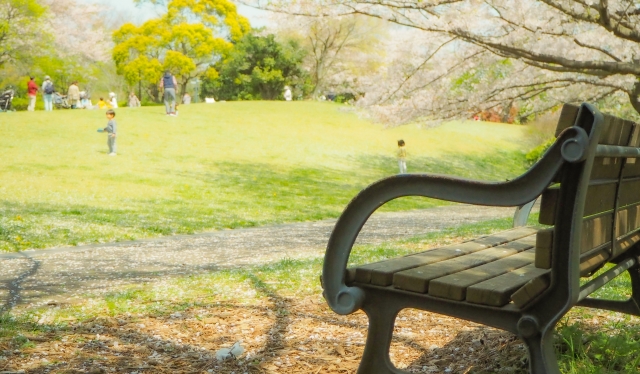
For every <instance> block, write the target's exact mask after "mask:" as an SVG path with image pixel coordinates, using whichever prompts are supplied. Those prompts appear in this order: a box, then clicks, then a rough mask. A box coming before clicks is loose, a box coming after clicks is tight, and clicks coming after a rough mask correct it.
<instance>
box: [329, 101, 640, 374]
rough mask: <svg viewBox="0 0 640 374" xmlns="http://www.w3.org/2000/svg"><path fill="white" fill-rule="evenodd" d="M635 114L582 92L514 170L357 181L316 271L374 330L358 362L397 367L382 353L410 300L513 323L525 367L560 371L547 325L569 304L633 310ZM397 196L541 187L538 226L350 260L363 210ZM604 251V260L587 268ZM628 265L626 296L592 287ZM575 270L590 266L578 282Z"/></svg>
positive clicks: (519, 193) (637, 295)
mask: <svg viewBox="0 0 640 374" xmlns="http://www.w3.org/2000/svg"><path fill="white" fill-rule="evenodd" d="M639 134H640V125H637V124H634V123H632V122H630V121H625V120H622V119H619V118H616V117H613V116H608V115H603V114H601V113H600V112H599V111H598V110H597V109H596V108H594V107H593V106H591V105H589V104H582V105H581V106H580V107H577V106H571V105H565V106H564V107H563V109H562V112H561V115H560V120H559V123H558V128H557V132H556V136H557V139H556V141H555V143H554V144H553V145H552V146H551V148H549V150H548V151H547V152H546V153H545V155H544V156H543V157H542V159H541V160H540V161H539V162H538V163H536V164H535V165H534V166H533V167H532V168H531V169H529V170H528V171H527V172H526V173H524V174H523V175H521V176H519V177H518V178H516V179H513V180H511V181H507V182H500V183H487V182H478V181H470V180H465V179H458V178H452V177H447V176H436V175H428V174H403V175H397V176H393V177H390V178H386V179H383V180H380V181H378V182H376V183H374V184H372V185H370V186H369V187H367V188H365V189H364V190H363V191H361V192H360V193H359V194H358V195H357V196H356V197H355V198H354V199H353V200H352V201H351V202H350V203H349V205H348V206H347V207H346V209H345V210H344V212H343V214H342V215H341V217H340V218H339V220H338V222H337V223H336V226H335V228H334V230H333V233H332V235H331V238H330V240H329V244H328V247H327V252H326V254H325V259H324V267H323V273H322V280H323V288H324V296H325V298H326V300H327V303H328V304H329V306H330V307H331V309H333V311H335V312H336V313H338V314H350V313H353V312H355V311H357V310H359V309H362V310H364V312H365V313H366V314H367V316H368V317H369V331H368V336H367V343H366V346H365V350H364V356H363V358H362V361H361V363H360V367H359V370H358V373H360V374H372V373H384V374H386V373H403V371H401V370H399V369H397V368H395V367H394V366H393V364H392V363H391V360H390V358H389V345H390V343H391V338H392V335H393V328H394V322H395V318H396V316H397V314H398V312H400V310H402V309H404V308H417V309H422V310H427V311H432V312H435V313H440V314H445V315H449V316H453V317H456V318H462V319H466V320H469V321H473V322H477V323H481V324H485V325H488V326H492V327H495V328H499V329H503V330H506V331H510V332H512V333H514V334H516V335H517V336H518V337H519V338H520V339H522V340H523V341H524V343H525V344H526V346H527V348H528V352H529V369H530V372H532V373H536V374H549V373H560V371H559V368H558V364H557V360H556V357H555V353H554V349H553V329H554V326H555V324H556V323H557V322H558V320H560V318H561V317H562V316H563V315H564V314H565V313H567V312H568V311H569V309H571V308H572V307H573V306H574V305H579V306H587V307H593V308H600V309H606V310H612V311H618V312H623V313H628V314H633V315H640V307H639V305H640V274H639V270H638V269H639V267H638V256H639V255H640V252H639V251H640V246H638V245H636V244H637V243H638V242H639V241H640V160H638V159H637V158H636V157H640V148H638V147H639V146H640V136H639ZM403 196H426V197H431V198H437V199H442V200H448V201H456V202H461V203H468V204H476V205H491V206H516V207H520V208H519V210H518V211H517V213H516V219H515V221H516V223H517V224H516V226H518V225H520V224H523V222H526V217H527V215H528V209H527V207H530V206H531V204H532V202H533V201H535V200H536V199H537V198H538V197H540V196H541V206H540V223H541V224H543V225H547V226H544V227H545V228H543V229H540V228H533V227H525V226H521V227H515V228H514V229H511V230H508V231H505V232H501V233H497V234H492V235H487V236H483V237H480V238H476V239H474V240H471V241H467V242H464V243H460V244H455V245H449V246H445V247H440V248H435V249H431V250H428V251H425V252H421V253H416V254H412V255H408V256H404V257H400V258H392V259H388V260H385V261H381V262H377V263H373V264H367V265H362V266H358V267H356V268H352V269H347V263H348V260H349V254H350V252H351V248H352V246H353V244H354V242H355V240H356V237H357V235H358V233H359V232H360V230H361V229H362V227H363V225H364V224H365V222H366V221H367V219H368V218H369V216H370V215H371V214H372V213H373V212H374V211H375V210H376V209H378V208H379V207H380V206H382V205H383V204H385V203H386V202H388V201H390V200H392V199H396V198H399V197H403ZM607 263H612V264H613V265H611V269H609V270H607V271H606V272H604V273H603V274H599V273H602V272H599V273H598V275H597V276H595V275H594V273H595V272H596V271H597V270H599V269H600V268H602V267H603V266H604V265H606V264H607ZM625 271H627V272H629V274H630V276H631V281H632V286H631V292H632V296H631V297H630V298H629V300H627V301H624V302H622V301H610V300H600V299H592V298H589V297H588V296H589V295H590V294H591V293H592V292H594V291H595V290H597V289H598V288H600V287H602V286H603V285H605V284H606V283H607V282H609V281H610V280H612V279H613V278H615V277H616V276H618V275H620V274H622V273H624V272H625ZM581 277H583V278H584V277H590V278H591V279H588V280H585V282H586V283H585V284H583V285H582V286H581Z"/></svg>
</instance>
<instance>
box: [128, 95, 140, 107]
mask: <svg viewBox="0 0 640 374" xmlns="http://www.w3.org/2000/svg"><path fill="white" fill-rule="evenodd" d="M139 106H140V99H138V96H136V94H135V92H131V93H130V94H129V107H131V108H137V107H139Z"/></svg>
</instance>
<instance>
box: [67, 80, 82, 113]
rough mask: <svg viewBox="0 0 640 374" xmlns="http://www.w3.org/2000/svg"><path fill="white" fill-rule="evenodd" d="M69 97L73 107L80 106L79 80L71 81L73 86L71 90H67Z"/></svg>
mask: <svg viewBox="0 0 640 374" xmlns="http://www.w3.org/2000/svg"><path fill="white" fill-rule="evenodd" d="M67 99H69V104H70V105H71V109H77V108H78V103H79V102H80V89H79V88H78V82H76V81H74V82H73V83H71V86H69V90H67Z"/></svg>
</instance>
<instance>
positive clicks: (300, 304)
mask: <svg viewBox="0 0 640 374" xmlns="http://www.w3.org/2000/svg"><path fill="white" fill-rule="evenodd" d="M366 328H367V319H366V315H364V313H361V312H358V313H356V314H354V315H351V316H339V315H336V314H334V313H333V312H332V311H331V310H330V309H329V308H328V307H327V306H326V304H325V303H324V301H323V300H321V299H318V298H317V297H308V298H305V299H302V300H300V299H289V298H278V299H276V300H274V299H273V298H262V299H260V300H258V302H257V303H253V304H251V305H246V304H245V305H243V304H234V303H226V304H222V303H219V304H218V303H214V304H211V305H207V306H198V307H194V308H191V309H187V310H184V311H182V312H174V313H171V314H168V315H131V316H116V317H109V316H101V317H97V318H91V319H89V320H85V321H68V322H67V324H66V326H64V327H58V328H54V329H53V331H51V332H49V333H46V334H40V335H37V336H35V335H25V338H27V339H29V341H31V343H32V347H31V348H26V349H21V350H17V349H11V348H10V347H7V346H6V345H5V346H4V349H3V350H0V372H2V371H9V372H11V371H18V370H24V372H25V373H61V374H62V373H65V374H71V373H129V374H142V373H145V374H146V373H159V374H162V373H172V374H182V373H184V374H186V373H194V374H195V373H197V374H201V373H202V374H206V373H236V374H241V373H301V374H307V373H309V374H322V373H355V372H356V370H357V367H358V364H359V362H360V359H361V357H362V353H363V350H364V343H365V338H366ZM237 341H241V342H242V346H243V347H244V349H245V352H244V353H243V354H242V355H241V356H240V357H239V358H238V359H234V360H226V361H218V360H217V359H216V357H215V352H216V351H217V350H218V349H220V348H221V347H230V346H231V345H232V344H234V342H237ZM0 343H1V342H0ZM1 348H3V346H2V345H0V349H1ZM391 359H392V361H393V362H394V364H395V365H396V366H398V367H400V368H403V369H405V370H408V371H410V372H416V373H443V372H447V373H471V372H473V373H483V372H485V373H486V372H508V373H517V372H522V371H523V370H524V369H525V368H526V353H525V350H524V348H523V346H522V344H521V343H520V342H519V341H518V340H517V339H515V337H514V336H513V335H511V334H508V333H505V332H502V331H498V330H494V329H491V328H487V327H485V326H480V325H476V324H473V323H469V322H466V321H461V320H456V319H453V318H448V317H446V316H441V315H437V314H432V313H427V312H423V311H417V310H405V311H403V312H402V313H400V315H399V316H398V319H397V322H396V330H395V334H394V341H393V343H392V350H391Z"/></svg>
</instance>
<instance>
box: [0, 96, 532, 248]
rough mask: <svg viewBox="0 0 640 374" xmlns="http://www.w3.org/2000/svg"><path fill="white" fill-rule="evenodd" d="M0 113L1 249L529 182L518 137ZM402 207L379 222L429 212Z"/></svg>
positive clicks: (302, 118)
mask: <svg viewBox="0 0 640 374" xmlns="http://www.w3.org/2000/svg"><path fill="white" fill-rule="evenodd" d="M116 112H117V116H116V120H117V121H118V129H119V130H118V140H117V141H118V156H117V157H108V156H107V155H106V151H107V145H106V135H105V134H98V133H97V132H96V130H97V129H98V128H102V127H104V126H105V125H106V118H105V115H104V111H102V110H95V111H84V110H77V111H70V110H67V111H54V112H42V111H38V112H18V113H0V133H2V134H3V136H2V138H0V150H1V151H0V156H1V157H2V168H0V180H2V183H1V184H0V250H3V251H16V250H23V249H28V248H46V247H53V246H65V245H78V244H85V243H94V242H109V241H121V240H132V239H138V238H144V237H152V236H159V235H171V234H188V233H194V232H201V231H206V230H216V229H224V228H237V227H248V226H256V225H264V224H270V223H283V222H295V221H307V220H319V219H324V218H330V217H337V216H338V215H339V214H340V212H341V211H342V209H343V208H344V206H345V204H346V203H347V202H348V201H349V199H351V198H352V197H353V196H354V195H355V194H356V193H357V192H358V191H359V190H360V189H361V188H363V187H364V186H366V185H367V184H369V183H371V182H373V181H375V180H377V179H379V178H381V177H384V176H387V175H391V174H394V173H396V170H397V164H396V160H395V150H396V140H398V139H400V138H403V139H404V140H405V141H406V142H407V151H408V160H407V164H408V170H409V172H432V173H447V174H457V175H460V176H464V177H469V178H475V179H486V180H504V179H505V178H510V177H513V176H515V175H518V174H520V173H521V172H522V171H523V170H524V162H523V159H524V157H523V151H524V150H526V148H528V147H527V146H526V144H527V136H526V131H525V129H524V128H523V127H522V126H517V125H502V124H494V123H480V122H458V123H449V124H446V125H443V126H441V127H437V128H433V129H428V130H424V129H419V128H417V127H415V126H403V127H399V128H393V129H385V128H383V127H382V126H380V125H376V124H372V123H370V122H368V121H365V120H363V119H360V118H359V117H358V116H357V115H356V114H355V113H353V112H350V108H349V107H346V106H341V105H336V104H332V103H318V102H288V103H287V102H228V103H216V104H214V105H205V104H198V105H190V106H189V105H184V106H181V107H180V116H179V117H167V116H165V115H164V114H163V112H164V109H163V108H162V107H145V108H138V109H129V108H122V109H118V110H117V111H116ZM523 144H524V148H525V149H523V148H522V147H523ZM438 203H439V202H435V201H432V200H428V199H418V198H416V199H402V200H398V201H397V202H393V203H391V204H389V205H388V206H387V207H386V208H385V209H387V210H402V209H413V208H424V207H430V206H434V205H435V204H438Z"/></svg>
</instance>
